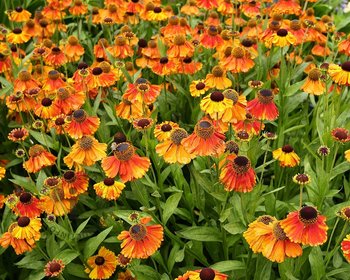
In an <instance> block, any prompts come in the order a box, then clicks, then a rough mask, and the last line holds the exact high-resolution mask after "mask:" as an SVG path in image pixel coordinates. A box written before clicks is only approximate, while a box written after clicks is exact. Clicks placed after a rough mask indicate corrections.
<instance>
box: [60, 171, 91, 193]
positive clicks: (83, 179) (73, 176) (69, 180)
mask: <svg viewBox="0 0 350 280" xmlns="http://www.w3.org/2000/svg"><path fill="white" fill-rule="evenodd" d="M88 187H89V177H88V176H87V175H86V174H85V173H84V172H82V171H77V172H75V171H73V170H67V171H66V172H64V173H63V176H62V189H63V192H64V198H66V199H69V198H72V197H77V196H78V195H80V194H82V193H84V192H86V191H87V189H88Z"/></svg>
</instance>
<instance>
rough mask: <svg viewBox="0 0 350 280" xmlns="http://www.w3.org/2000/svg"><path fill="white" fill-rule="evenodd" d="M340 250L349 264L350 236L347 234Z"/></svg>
mask: <svg viewBox="0 0 350 280" xmlns="http://www.w3.org/2000/svg"><path fill="white" fill-rule="evenodd" d="M341 250H342V251H343V255H344V257H345V259H346V260H347V261H348V262H349V263H350V234H348V235H347V236H346V237H345V238H344V239H343V241H342V243H341Z"/></svg>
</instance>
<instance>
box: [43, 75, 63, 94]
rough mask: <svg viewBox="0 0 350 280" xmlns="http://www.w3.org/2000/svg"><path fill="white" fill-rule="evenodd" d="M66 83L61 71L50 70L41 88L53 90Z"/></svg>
mask: <svg viewBox="0 0 350 280" xmlns="http://www.w3.org/2000/svg"><path fill="white" fill-rule="evenodd" d="M65 86H66V83H65V82H64V81H63V80H62V78H61V73H60V72H58V71H57V70H50V71H49V73H48V76H47V79H46V80H45V81H44V85H43V89H44V90H47V91H54V90H58V89H60V88H64V87H65Z"/></svg>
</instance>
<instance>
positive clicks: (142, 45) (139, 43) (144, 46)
mask: <svg viewBox="0 0 350 280" xmlns="http://www.w3.org/2000/svg"><path fill="white" fill-rule="evenodd" d="M137 44H138V46H139V47H140V48H146V47H147V41H146V40H145V39H140V40H139V41H138V43H137Z"/></svg>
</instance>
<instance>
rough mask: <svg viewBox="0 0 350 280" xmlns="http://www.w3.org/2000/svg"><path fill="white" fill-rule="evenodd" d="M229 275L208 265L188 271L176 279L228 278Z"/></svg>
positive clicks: (215, 279)
mask: <svg viewBox="0 0 350 280" xmlns="http://www.w3.org/2000/svg"><path fill="white" fill-rule="evenodd" d="M227 277H228V276H227V275H226V274H223V273H220V272H218V271H216V270H213V269H211V268H210V267H206V268H203V269H198V270H194V271H187V272H186V273H185V274H184V275H182V276H179V277H177V278H176V279H175V280H226V279H227Z"/></svg>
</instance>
